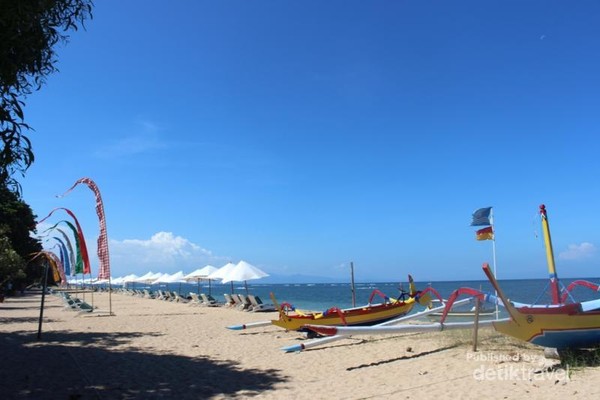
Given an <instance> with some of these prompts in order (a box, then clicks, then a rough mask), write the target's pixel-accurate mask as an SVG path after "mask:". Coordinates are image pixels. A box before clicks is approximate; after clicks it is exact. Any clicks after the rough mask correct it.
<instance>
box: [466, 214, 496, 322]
mask: <svg viewBox="0 0 600 400" xmlns="http://www.w3.org/2000/svg"><path fill="white" fill-rule="evenodd" d="M471 226H483V227H485V228H482V229H479V230H477V231H476V232H475V239H477V240H491V241H492V258H493V260H494V277H497V275H496V237H495V230H494V215H493V213H492V207H483V208H479V209H477V210H475V211H474V212H473V219H472V221H471ZM498 315H499V314H498V303H496V319H498V318H499V317H498Z"/></svg>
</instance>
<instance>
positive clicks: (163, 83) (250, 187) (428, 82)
mask: <svg viewBox="0 0 600 400" xmlns="http://www.w3.org/2000/svg"><path fill="white" fill-rule="evenodd" d="M599 14H600V5H599V4H598V3H596V2H591V1H580V2H576V3H574V2H567V1H527V2H522V1H485V2H481V1H457V2H446V1H429V2H420V1H396V2H387V1H372V2H365V1H331V2H316V1H306V2H292V1H276V2H275V1H262V2H258V1H257V2H248V1H191V0H188V1H179V2H166V1H163V2H160V1H133V0H132V1H127V2H114V1H112V2H108V1H107V2H96V5H95V8H94V19H93V20H92V21H89V22H88V23H87V30H85V31H83V30H81V31H78V32H76V33H74V34H73V35H72V38H71V41H70V43H68V44H67V45H65V46H61V47H60V48H59V49H58V57H59V63H58V67H59V69H60V72H59V73H57V74H54V75H52V76H51V77H50V78H49V79H48V82H47V84H46V85H45V86H44V87H43V89H42V90H41V91H39V92H37V93H35V94H33V95H31V96H29V98H28V99H27V107H26V118H27V121H28V122H29V124H30V125H32V126H33V127H34V128H35V132H34V133H32V134H31V138H32V140H33V145H34V149H35V154H36V162H35V164H34V165H33V167H31V169H30V170H29V171H28V173H27V175H26V177H25V178H24V179H22V180H21V182H22V185H23V191H24V198H25V200H26V201H27V202H28V203H29V204H30V205H31V206H32V208H33V210H34V212H35V213H36V214H37V215H38V216H40V217H43V216H45V215H46V214H47V213H48V212H49V211H50V210H51V209H53V208H54V207H58V206H63V207H67V208H70V209H71V210H72V211H73V212H74V213H75V214H76V215H77V216H78V218H79V219H80V222H81V223H82V226H83V229H84V232H85V235H86V237H87V238H88V239H87V241H88V244H89V246H90V247H91V248H92V250H91V252H92V253H95V247H94V244H95V238H96V237H97V234H98V225H97V220H96V215H95V211H94V200H93V195H92V193H91V192H90V191H89V190H87V189H85V188H84V187H81V188H78V189H76V190H75V191H74V192H72V193H71V194H69V195H68V196H67V197H65V198H62V199H57V198H55V197H54V196H55V195H57V194H60V193H62V192H64V191H65V190H66V189H68V188H69V187H70V186H71V185H72V184H73V183H74V182H75V181H76V180H77V179H78V178H81V177H84V176H87V177H90V178H92V179H93V180H94V181H95V182H96V183H97V184H98V186H99V187H100V190H101V191H102V196H103V198H104V202H105V211H106V218H107V224H108V226H107V229H108V234H109V237H110V246H111V247H110V253H111V264H112V273H113V276H120V275H124V274H127V273H137V274H143V273H145V272H147V271H148V270H152V271H154V272H157V271H161V272H176V271H179V270H183V271H184V272H190V271H191V270H193V269H196V268H199V267H202V266H204V265H206V264H212V265H215V266H221V265H223V264H225V263H226V262H228V261H233V262H237V261H239V260H241V259H244V260H246V261H248V262H251V263H252V264H255V265H257V266H259V267H261V268H262V269H264V270H265V271H267V272H269V273H271V274H275V275H289V274H307V275H319V276H326V277H333V278H337V279H340V280H347V279H348V275H349V272H348V271H349V263H350V261H353V262H354V264H355V270H356V271H355V274H356V277H357V279H358V280H367V281H368V280H385V281H396V280H405V277H406V274H408V273H411V274H413V275H414V276H415V278H416V279H417V280H449V279H484V275H483V273H482V272H481V268H480V266H481V264H482V263H483V262H486V261H488V262H492V245H491V244H492V242H477V241H475V239H474V231H475V229H474V228H472V227H470V226H469V223H470V220H471V213H472V212H473V211H474V210H475V209H477V208H480V207H485V206H493V207H494V215H495V223H496V224H495V225H496V226H495V227H496V239H497V240H496V250H497V265H498V275H499V277H500V278H544V277H546V276H547V269H546V260H545V254H544V248H543V241H542V240H541V236H540V224H539V218H537V211H538V206H539V204H541V203H545V204H546V205H547V207H548V213H549V219H550V224H551V229H552V236H553V241H554V251H555V254H556V258H557V269H558V273H559V276H565V277H567V276H569V277H583V276H585V277H595V276H598V272H597V266H598V259H599V254H598V251H597V248H598V245H599V243H600V237H599V235H600V233H599V231H598V229H596V226H597V225H598V220H599V217H598V214H597V213H596V211H595V202H596V201H595V200H596V199H598V198H599V188H600V186H599V185H598V183H597V182H598V177H599V176H600V174H599V172H600V168H599V165H600V164H599V162H598V158H597V153H598V148H599V146H598V145H599V139H598V138H599V137H600V136H599V135H598V131H599V127H600V114H598V112H597V105H598V104H599V100H600V78H599V75H598V71H600V57H599V54H600V51H599V50H600V48H599V47H600V46H599V44H600V41H599V39H600V31H599V30H598V26H597V21H598V18H599V17H600V15H599ZM62 218H64V216H60V217H58V216H57V217H56V218H55V219H53V221H57V220H59V219H62ZM92 269H93V275H95V274H96V273H97V259H96V258H95V257H93V259H92Z"/></svg>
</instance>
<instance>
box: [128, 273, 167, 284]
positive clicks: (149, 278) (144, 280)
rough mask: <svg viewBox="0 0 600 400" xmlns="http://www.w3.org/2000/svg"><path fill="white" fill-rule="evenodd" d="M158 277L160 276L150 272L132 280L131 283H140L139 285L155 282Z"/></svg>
mask: <svg viewBox="0 0 600 400" xmlns="http://www.w3.org/2000/svg"><path fill="white" fill-rule="evenodd" d="M160 275H162V274H156V273H154V272H152V271H150V272H147V273H145V274H144V275H142V276H140V277H138V278H136V279H134V280H133V282H140V283H150V282H153V281H155V280H156V278H158V277H159V276H160Z"/></svg>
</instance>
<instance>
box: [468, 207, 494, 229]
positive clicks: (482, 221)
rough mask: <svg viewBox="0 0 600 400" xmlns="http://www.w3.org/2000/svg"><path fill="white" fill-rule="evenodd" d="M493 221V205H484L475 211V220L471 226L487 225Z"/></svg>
mask: <svg viewBox="0 0 600 400" xmlns="http://www.w3.org/2000/svg"><path fill="white" fill-rule="evenodd" d="M487 225H493V223H492V207H484V208H480V209H478V210H475V212H473V221H471V226H487Z"/></svg>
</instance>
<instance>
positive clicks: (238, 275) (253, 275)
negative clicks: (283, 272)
mask: <svg viewBox="0 0 600 400" xmlns="http://www.w3.org/2000/svg"><path fill="white" fill-rule="evenodd" d="M266 276H269V274H267V273H266V272H265V271H263V270H261V269H260V268H258V267H255V266H254V265H252V264H250V263H248V262H246V261H244V260H242V261H240V262H239V263H237V265H236V266H235V267H234V268H233V269H232V270H231V271H229V272H228V273H227V275H225V277H224V278H223V283H227V282H233V281H236V282H242V281H243V282H244V287H245V288H246V293H248V282H247V281H249V280H251V279H260V278H264V277H266Z"/></svg>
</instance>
